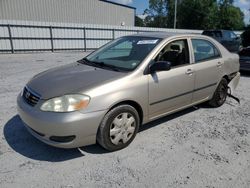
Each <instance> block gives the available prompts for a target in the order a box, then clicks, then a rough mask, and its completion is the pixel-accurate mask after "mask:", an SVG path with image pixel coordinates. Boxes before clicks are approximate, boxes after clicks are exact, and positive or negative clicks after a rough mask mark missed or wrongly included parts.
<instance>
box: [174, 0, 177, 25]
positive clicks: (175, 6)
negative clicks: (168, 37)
mask: <svg viewBox="0 0 250 188" xmlns="http://www.w3.org/2000/svg"><path fill="white" fill-rule="evenodd" d="M176 15H177V0H175V5H174V29H176Z"/></svg>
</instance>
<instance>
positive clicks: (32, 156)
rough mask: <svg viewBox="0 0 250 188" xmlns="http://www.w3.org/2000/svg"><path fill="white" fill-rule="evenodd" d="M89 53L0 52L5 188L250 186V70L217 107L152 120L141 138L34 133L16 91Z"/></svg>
mask: <svg viewBox="0 0 250 188" xmlns="http://www.w3.org/2000/svg"><path fill="white" fill-rule="evenodd" d="M83 56H84V54H83V53H54V54H51V53H41V54H19V55H17V54H16V55H0V187H1V188H5V187H25V188H28V187H150V188H151V187H157V188H158V187H192V188H193V187H207V188H212V187H225V188H230V187H231V188H235V187H237V188H241V187H245V188H249V187H250V76H249V75H250V74H249V75H247V74H244V75H243V76H242V78H241V81H240V84H239V87H238V90H237V92H236V95H237V96H238V97H239V98H240V100H241V104H240V105H238V104H237V102H235V101H234V100H232V99H228V100H227V102H226V104H224V105H223V106H222V107H220V108H217V109H212V108H208V107H206V106H205V105H199V106H198V107H199V108H198V109H195V108H190V109H187V110H184V111H182V112H180V113H177V114H174V115H171V116H168V117H166V118H162V119H160V120H157V121H154V122H152V123H150V124H147V125H145V126H144V127H143V128H142V129H141V131H140V132H139V133H138V135H137V137H136V138H135V140H134V141H133V143H132V144H131V145H130V146H129V147H128V148H126V149H123V150H121V151H117V152H113V153H107V152H106V151H105V150H103V149H102V148H100V147H99V146H98V145H93V146H89V147H84V148H81V150H82V151H81V152H80V151H79V150H78V149H71V150H63V149H57V148H53V147H50V146H47V145H45V144H43V143H41V142H39V141H38V140H36V139H35V138H33V137H32V136H31V135H30V134H29V133H28V132H27V131H26V130H25V128H24V127H23V125H22V122H21V121H20V118H19V117H18V115H17V111H16V96H17V95H18V92H20V90H21V89H22V88H23V86H24V85H25V83H26V82H27V81H28V80H29V79H30V78H31V77H32V76H33V75H35V74H37V73H39V72H41V71H43V70H46V69H48V68H51V67H54V66H58V65H63V64H67V63H70V62H73V61H74V60H77V59H80V58H81V57H83Z"/></svg>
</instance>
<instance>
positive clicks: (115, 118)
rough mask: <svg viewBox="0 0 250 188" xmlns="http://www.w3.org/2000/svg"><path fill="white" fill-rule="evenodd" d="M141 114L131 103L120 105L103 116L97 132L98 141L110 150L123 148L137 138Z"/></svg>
mask: <svg viewBox="0 0 250 188" xmlns="http://www.w3.org/2000/svg"><path fill="white" fill-rule="evenodd" d="M139 123H140V119H139V115H138V112H137V111H136V109H135V108H134V107H132V106H130V105H120V106H117V107H115V108H113V109H112V110H110V111H109V112H108V113H107V114H106V115H105V117H104V118H103V120H102V122H101V125H100V127H99V129H98V133H97V142H98V143H99V144H100V145H101V146H102V147H104V148H105V149H107V150H109V151H115V150H119V149H123V148H125V147H126V146H128V145H129V144H130V143H131V142H132V141H133V139H134V138H135V135H136V133H137V132H138V129H139Z"/></svg>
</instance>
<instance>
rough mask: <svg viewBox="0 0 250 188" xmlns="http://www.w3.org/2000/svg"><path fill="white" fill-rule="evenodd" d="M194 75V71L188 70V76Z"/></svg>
mask: <svg viewBox="0 0 250 188" xmlns="http://www.w3.org/2000/svg"><path fill="white" fill-rule="evenodd" d="M193 73H194V71H193V70H192V69H188V70H187V71H186V74H188V75H192V74H193Z"/></svg>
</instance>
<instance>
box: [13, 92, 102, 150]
mask: <svg viewBox="0 0 250 188" xmlns="http://www.w3.org/2000/svg"><path fill="white" fill-rule="evenodd" d="M17 109H18V113H19V115H20V117H21V119H22V121H23V122H24V125H25V127H26V128H27V129H28V131H29V132H30V133H31V134H32V135H33V136H35V137H36V138H37V139H39V140H41V141H42V142H44V143H46V144H49V145H52V146H55V147H60V148H76V147H80V146H86V145H90V144H94V143H96V134H97V130H98V127H99V125H100V122H101V120H102V118H103V117H104V115H105V113H106V111H105V110H104V111H97V112H91V113H85V114H84V113H81V112H78V111H76V112H69V113H56V112H43V111H41V110H40V109H37V108H35V107H32V106H30V105H29V104H27V103H26V102H25V101H24V100H23V98H22V97H21V95H19V96H18V98H17ZM55 137H59V138H65V137H71V138H73V140H72V139H70V141H66V142H61V141H60V142H59V141H55V139H53V138H55ZM66 140H67V139H66Z"/></svg>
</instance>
